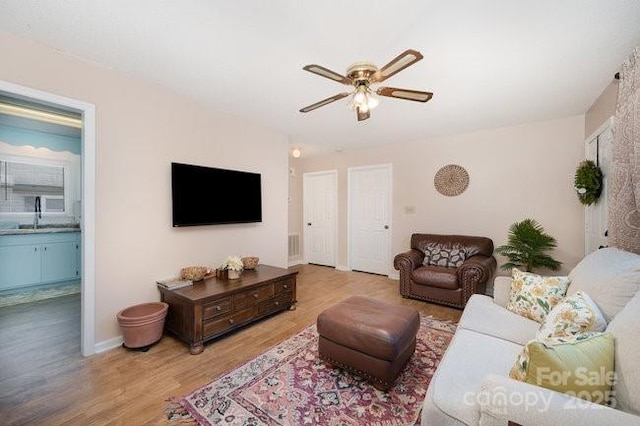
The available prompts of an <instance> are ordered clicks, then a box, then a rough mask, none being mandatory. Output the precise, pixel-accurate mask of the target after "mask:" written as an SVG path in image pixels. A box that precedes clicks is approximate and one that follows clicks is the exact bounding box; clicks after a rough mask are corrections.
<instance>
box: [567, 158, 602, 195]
mask: <svg viewBox="0 0 640 426" xmlns="http://www.w3.org/2000/svg"><path fill="white" fill-rule="evenodd" d="M574 186H575V188H576V193H577V194H578V200H580V202H581V203H582V204H584V205H585V206H590V205H591V204H593V203H595V202H596V201H598V198H600V194H601V193H602V170H600V167H598V166H597V165H596V163H594V162H593V161H591V160H585V161H583V162H582V163H580V165H579V166H578V169H577V170H576V175H575V177H574Z"/></svg>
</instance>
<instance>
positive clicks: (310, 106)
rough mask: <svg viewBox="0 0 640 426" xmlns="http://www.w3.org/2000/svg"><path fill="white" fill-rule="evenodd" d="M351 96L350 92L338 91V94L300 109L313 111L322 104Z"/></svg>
mask: <svg viewBox="0 0 640 426" xmlns="http://www.w3.org/2000/svg"><path fill="white" fill-rule="evenodd" d="M347 96H349V94H348V93H347V92H342V93H338V94H337V95H334V96H331V97H330V98H327V99H323V100H321V101H319V102H316V103H315V104H311V105H309V106H306V107H304V108H302V109H301V110H300V112H309V111H313V110H314V109H316V108H320V107H322V106H325V105H327V104H330V103H331V102H335V101H337V100H339V99H342V98H344V97H347Z"/></svg>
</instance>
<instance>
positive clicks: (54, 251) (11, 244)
mask: <svg viewBox="0 0 640 426" xmlns="http://www.w3.org/2000/svg"><path fill="white" fill-rule="evenodd" d="M79 253H80V233H79V232H55V233H37V234H35V233H34V234H21V235H0V290H7V289H15V288H19V287H25V286H30V285H36V284H49V283H55V282H62V281H70V280H75V279H79V278H80V262H79V259H80V255H79Z"/></svg>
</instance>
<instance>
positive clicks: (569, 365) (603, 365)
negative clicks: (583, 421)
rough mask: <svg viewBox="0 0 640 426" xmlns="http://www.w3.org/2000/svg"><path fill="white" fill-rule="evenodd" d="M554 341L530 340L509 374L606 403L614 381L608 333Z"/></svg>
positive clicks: (610, 338) (522, 379) (539, 384)
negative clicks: (552, 342) (565, 340)
mask: <svg viewBox="0 0 640 426" xmlns="http://www.w3.org/2000/svg"><path fill="white" fill-rule="evenodd" d="M571 340H572V341H571V342H557V343H555V344H550V343H546V344H545V343H542V342H538V341H536V340H532V341H530V342H529V343H527V344H526V345H525V347H524V349H523V350H522V353H521V354H520V355H518V358H517V359H516V363H515V364H514V365H513V368H512V369H511V372H510V373H509V377H511V378H512V379H515V380H519V381H521V382H526V383H530V384H532V385H537V386H541V387H544V388H547V389H551V390H554V391H557V392H563V393H566V394H569V395H572V396H576V397H578V398H582V399H584V400H587V401H591V402H593V403H596V404H609V402H610V401H611V398H612V393H611V388H612V386H613V384H614V381H615V372H614V368H613V360H614V339H613V335H612V334H611V333H586V334H583V335H574V336H573V338H572V339H571Z"/></svg>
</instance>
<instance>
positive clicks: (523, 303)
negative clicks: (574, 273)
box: [507, 268, 569, 323]
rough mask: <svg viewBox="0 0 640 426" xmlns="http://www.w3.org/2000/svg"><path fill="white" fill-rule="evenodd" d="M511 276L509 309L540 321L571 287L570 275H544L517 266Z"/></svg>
mask: <svg viewBox="0 0 640 426" xmlns="http://www.w3.org/2000/svg"><path fill="white" fill-rule="evenodd" d="M511 276H512V280H511V289H510V292H509V303H508V304H507V309H508V310H510V311H511V312H514V313H516V314H518V315H521V316H523V317H525V318H529V319H532V320H534V321H537V322H540V323H541V322H542V321H544V319H545V318H546V316H547V314H548V313H549V312H550V311H551V309H553V308H554V307H555V306H556V305H557V304H558V303H559V302H560V301H561V300H562V298H563V297H564V295H565V293H566V292H567V288H568V287H569V277H543V276H541V275H537V274H532V273H530V272H522V271H520V270H519V269H517V268H513V269H512V270H511Z"/></svg>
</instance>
